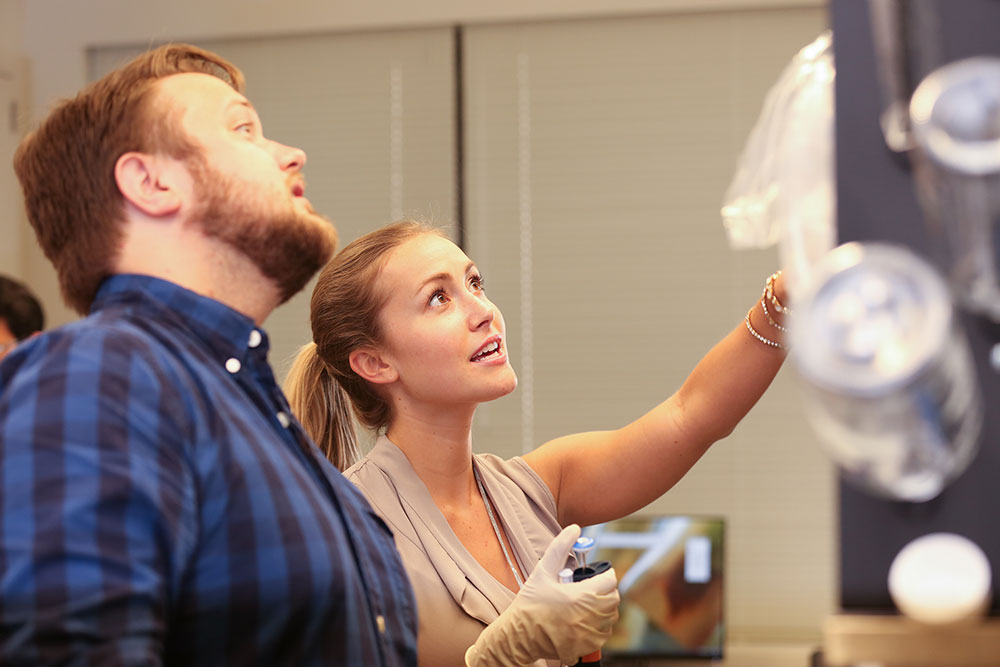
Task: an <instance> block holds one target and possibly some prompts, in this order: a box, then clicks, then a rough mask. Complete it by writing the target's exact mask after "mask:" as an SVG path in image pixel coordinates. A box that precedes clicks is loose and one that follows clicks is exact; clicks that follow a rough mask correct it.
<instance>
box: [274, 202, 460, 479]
mask: <svg viewBox="0 0 1000 667" xmlns="http://www.w3.org/2000/svg"><path fill="white" fill-rule="evenodd" d="M422 234H437V235H440V236H443V234H442V232H441V231H440V230H439V229H437V228H435V227H432V226H430V225H428V224H426V223H423V222H418V221H416V220H402V221H399V222H394V223H392V224H390V225H387V226H385V227H382V228H380V229H377V230H375V231H374V232H371V233H369V234H365V235H364V236H362V237H360V238H358V239H355V240H354V241H352V242H351V243H349V244H348V245H347V246H345V247H344V249H343V250H341V251H340V252H339V253H337V255H336V256H335V257H334V258H333V259H332V260H330V263H329V264H327V265H326V267H324V268H323V270H322V271H321V272H320V274H319V278H318V279H317V281H316V287H315V288H314V289H313V294H312V301H311V302H310V321H311V323H312V333H313V341H314V342H313V343H309V344H308V345H305V346H303V347H302V349H301V350H299V353H298V356H297V357H296V359H295V362H294V364H293V366H292V369H291V371H290V372H289V374H288V377H287V379H286V380H285V392H286V393H287V394H288V400H289V403H290V404H291V407H292V410H293V411H294V412H295V414H296V415H297V416H298V418H299V421H301V422H302V426H303V427H304V428H305V430H306V432H307V433H308V434H309V435H310V436H311V437H312V439H313V440H314V441H315V442H316V444H317V445H318V446H319V448H320V449H321V450H322V451H323V453H324V454H325V455H326V456H327V458H329V459H330V461H331V462H333V464H334V465H336V466H337V467H338V468H339V469H340V470H346V469H347V468H349V467H350V466H351V465H353V464H354V463H355V462H357V460H358V459H359V458H361V452H360V448H359V446H358V439H357V434H356V433H355V431H354V425H353V423H352V421H351V414H350V409H349V407H348V406H350V408H353V411H354V414H355V415H356V416H357V419H358V421H359V422H360V423H361V424H362V425H363V426H365V427H367V428H370V429H372V430H375V431H377V430H379V429H382V428H384V427H386V426H388V425H389V421H390V419H391V417H392V414H391V407H390V405H389V403H388V402H387V401H386V400H385V399H384V398H383V397H382V395H381V394H379V393H378V392H377V391H376V390H375V388H374V387H373V386H372V385H371V384H369V383H368V382H367V381H366V380H364V379H362V378H361V377H359V376H358V374H357V373H355V372H354V370H353V369H352V368H351V361H350V356H351V352H353V351H354V350H357V349H359V348H362V347H367V346H372V345H376V344H377V343H378V342H379V341H380V340H381V327H380V323H379V318H378V315H379V312H380V311H381V310H382V307H383V306H384V305H385V302H386V299H387V298H388V294H385V293H383V292H380V291H379V290H378V289H377V285H376V281H377V278H378V275H379V273H380V272H381V270H382V267H384V266H385V263H386V260H387V259H388V255H389V253H390V252H391V251H392V250H394V249H395V248H397V247H399V246H400V245H402V244H403V243H404V242H406V241H408V240H410V239H412V238H414V237H417V236H420V235H422Z"/></svg>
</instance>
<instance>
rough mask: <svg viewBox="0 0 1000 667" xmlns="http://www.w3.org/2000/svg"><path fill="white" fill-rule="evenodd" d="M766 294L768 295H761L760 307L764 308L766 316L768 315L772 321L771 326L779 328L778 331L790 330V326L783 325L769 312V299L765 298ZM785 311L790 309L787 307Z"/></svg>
mask: <svg viewBox="0 0 1000 667" xmlns="http://www.w3.org/2000/svg"><path fill="white" fill-rule="evenodd" d="M766 296H767V294H766V293H765V294H761V295H760V307H761V308H763V309H764V316H765V317H767V321H768V322H770V323H771V326H772V327H774V328H775V329H777V330H778V331H788V327H785V326H782V325H780V324H778V323H777V322H775V321H774V318H773V317H771V313H769V312H767V300H766V299H765V297H766ZM785 311H786V312H787V311H788V309H787V308H786V309H785Z"/></svg>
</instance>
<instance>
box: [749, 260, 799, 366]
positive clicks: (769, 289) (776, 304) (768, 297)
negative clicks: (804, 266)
mask: <svg viewBox="0 0 1000 667" xmlns="http://www.w3.org/2000/svg"><path fill="white" fill-rule="evenodd" d="M780 275H781V271H775V272H774V273H772V274H771V275H770V276H769V277H768V279H767V282H765V283H764V291H763V293H761V295H760V307H761V309H762V310H763V311H764V317H766V318H767V321H768V323H769V324H770V325H771V326H772V327H773V328H775V329H777V330H778V331H781V332H786V331H788V328H787V327H785V326H782V325H781V324H779V323H778V322H776V321H775V319H774V317H773V316H772V315H771V312H770V311H769V310H768V309H767V302H768V301H770V302H771V306H772V307H773V308H774V310H775V312H778V313H783V314H784V315H785V316H786V317H787V316H789V315H790V314H791V310H790V309H789V308H788V306H785V305H783V304H782V303H781V302H780V301H779V300H778V297H777V295H776V294H775V293H774V281H775V280H776V279H777V278H778V276H780ZM752 312H753V306H751V307H750V310H748V311H747V316H746V317H745V318H743V321H744V322H745V323H746V325H747V331H749V332H750V335H751V336H753V337H754V338H756V339H757V340H759V341H760V342H762V343H764V344H765V345H769V346H770V347H776V348H778V349H779V350H787V349H788V346H787V345H784V344H783V343H779V342H778V341H774V340H771V339H770V338H766V337H765V336H762V335H761V334H760V332H758V331H757V330H756V329H754V328H753V324H751V323H750V313H752Z"/></svg>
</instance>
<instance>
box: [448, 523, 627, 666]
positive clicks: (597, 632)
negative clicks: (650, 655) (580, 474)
mask: <svg viewBox="0 0 1000 667" xmlns="http://www.w3.org/2000/svg"><path fill="white" fill-rule="evenodd" d="M579 536H580V527H579V526H577V525H570V526H567V527H566V528H564V529H563V531H562V532H561V533H559V534H558V535H556V537H555V538H554V539H553V540H552V543H551V544H549V546H548V548H547V549H546V550H545V553H544V554H543V555H542V558H541V560H539V561H538V564H537V565H536V566H535V569H534V570H532V572H531V575H530V576H529V577H528V580H527V581H525V582H524V586H523V587H522V588H521V591H520V592H519V593H518V594H517V595H516V596H515V597H514V601H513V602H511V603H510V606H509V607H507V609H506V610H504V612H503V613H502V614H500V616H499V617H497V619H496V620H495V621H493V622H492V623H490V624H489V625H488V626H486V629H485V630H483V632H482V633H481V634H480V635H479V639H477V640H476V643H475V644H473V645H472V646H470V647H469V649H468V650H467V651H466V652H465V664H466V665H467V666H468V667H514V666H517V667H521V666H523V665H531V664H532V663H534V662H535V661H536V660H540V659H559V660H561V661H562V663H563V664H565V665H575V664H576V662H577V660H579V658H580V656H582V655H587V654H589V653H593V652H594V651H596V650H597V649H599V648H600V647H601V646H603V645H604V642H605V641H607V639H608V637H609V636H610V635H611V626H612V625H614V623H615V621H617V620H618V602H619V597H618V579H617V577H616V576H615V571H614V569H613V568H609V569H608V571H607V572H602V573H601V574H598V575H596V576H594V577H591V578H590V579H585V580H584V581H580V582H576V583H569V584H564V583H559V576H558V573H559V570H561V569H563V568H564V567H565V565H566V557H567V556H568V555H569V552H570V550H571V549H572V547H573V543H574V542H576V539H577V538H578V537H579Z"/></svg>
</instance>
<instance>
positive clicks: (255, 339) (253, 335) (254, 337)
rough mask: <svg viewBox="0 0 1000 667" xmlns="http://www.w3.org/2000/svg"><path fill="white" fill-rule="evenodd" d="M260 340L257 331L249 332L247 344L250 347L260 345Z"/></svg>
mask: <svg viewBox="0 0 1000 667" xmlns="http://www.w3.org/2000/svg"><path fill="white" fill-rule="evenodd" d="M261 340H262V338H261V335H260V332H259V331H257V330H256V329H254V330H253V331H251V332H250V342H249V343H248V344H249V345H250V347H257V346H258V345H260V341H261Z"/></svg>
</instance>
